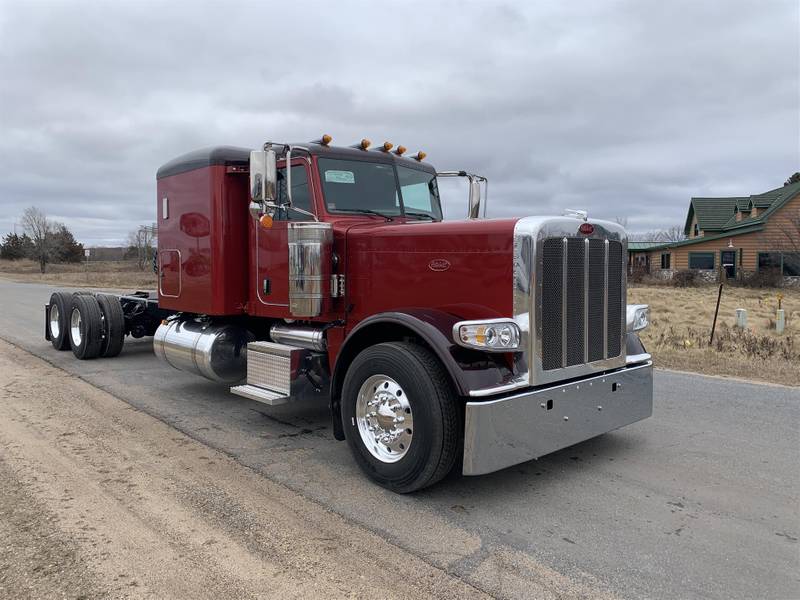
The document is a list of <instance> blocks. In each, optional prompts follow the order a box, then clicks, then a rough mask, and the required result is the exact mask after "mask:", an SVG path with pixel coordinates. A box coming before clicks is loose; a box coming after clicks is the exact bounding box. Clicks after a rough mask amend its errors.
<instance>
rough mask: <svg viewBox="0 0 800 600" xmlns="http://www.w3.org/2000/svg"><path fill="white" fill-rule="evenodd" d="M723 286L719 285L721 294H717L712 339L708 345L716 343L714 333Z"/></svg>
mask: <svg viewBox="0 0 800 600" xmlns="http://www.w3.org/2000/svg"><path fill="white" fill-rule="evenodd" d="M722 285H723V284H721V283H720V284H719V293H718V294H717V308H716V309H715V310H714V322H713V323H712V324H711V339H709V340H708V345H709V346H710V345H711V344H713V343H714V331H716V329H717V315H718V314H719V301H720V300H721V299H722Z"/></svg>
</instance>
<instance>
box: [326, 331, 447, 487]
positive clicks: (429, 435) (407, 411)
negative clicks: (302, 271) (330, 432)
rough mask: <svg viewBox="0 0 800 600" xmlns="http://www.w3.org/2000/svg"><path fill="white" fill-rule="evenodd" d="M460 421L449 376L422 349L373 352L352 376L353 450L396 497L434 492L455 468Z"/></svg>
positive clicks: (348, 399) (401, 345) (388, 347)
mask: <svg viewBox="0 0 800 600" xmlns="http://www.w3.org/2000/svg"><path fill="white" fill-rule="evenodd" d="M459 415H460V410H459V406H458V403H457V401H456V395H455V393H454V392H453V389H452V385H451V384H450V380H449V379H448V377H447V374H446V373H445V371H444V369H443V368H442V366H441V364H440V363H439V361H438V360H437V359H436V357H435V356H434V355H433V354H432V353H431V352H430V351H429V350H427V349H426V348H423V347H421V346H419V345H416V344H410V343H406V342H390V343H384V344H377V345H375V346H372V347H370V348H367V349H365V350H363V351H362V352H361V353H360V354H359V355H358V356H357V357H356V358H355V360H354V361H353V364H352V365H350V368H349V369H348V371H347V375H346V376H345V380H344V387H343V389H342V420H343V425H344V430H345V435H346V437H347V443H348V445H349V446H350V450H351V451H352V453H353V456H354V457H355V459H356V462H357V463H358V465H359V466H360V467H361V469H362V470H363V471H364V472H365V473H366V474H367V475H368V476H369V477H370V478H372V479H373V480H374V481H376V482H377V483H378V484H380V485H382V486H383V487H386V488H388V489H390V490H393V491H395V492H399V493H408V492H413V491H416V490H419V489H422V488H424V487H427V486H430V485H433V484H434V483H436V482H437V481H439V480H440V479H442V477H444V476H445V475H447V473H448V472H449V471H450V470H451V469H452V468H453V464H454V463H455V459H456V456H457V454H458V447H459V439H460V435H461V434H460V425H459V423H460V420H459Z"/></svg>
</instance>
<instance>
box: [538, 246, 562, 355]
mask: <svg viewBox="0 0 800 600" xmlns="http://www.w3.org/2000/svg"><path fill="white" fill-rule="evenodd" d="M563 253H564V247H563V243H562V241H561V240H560V239H559V238H550V239H547V240H545V241H544V243H543V244H542V260H543V263H542V267H543V268H542V368H544V369H545V370H547V369H557V368H559V367H560V366H561V353H562V350H561V333H562V332H561V304H562V302H561V299H562V295H561V294H562V288H563V285H562V284H563V273H564V263H563V261H564V254H563Z"/></svg>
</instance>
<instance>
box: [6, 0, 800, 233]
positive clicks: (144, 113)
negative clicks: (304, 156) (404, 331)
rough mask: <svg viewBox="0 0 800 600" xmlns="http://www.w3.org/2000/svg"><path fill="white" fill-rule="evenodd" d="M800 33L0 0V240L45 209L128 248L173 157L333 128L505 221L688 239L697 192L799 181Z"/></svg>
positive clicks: (307, 6) (480, 6) (652, 23)
mask: <svg viewBox="0 0 800 600" xmlns="http://www.w3.org/2000/svg"><path fill="white" fill-rule="evenodd" d="M799 18H800V15H799V14H798V5H797V3H796V2H794V1H791V0H790V1H785V2H784V1H771V2H768V3H763V2H745V1H738V0H737V1H727V2H722V1H720V2H708V3H698V2H657V1H654V0H645V1H637V0H628V1H622V2H604V3H595V2H586V3H574V2H570V3H529V2H516V3H514V2H508V3H503V4H494V3H493V4H488V3H461V2H445V3H439V4H436V5H434V4H433V3H414V2H403V3H391V4H390V3H380V2H370V3H367V2H363V3H347V2H337V3H335V4H329V3H313V2H312V3H302V4H301V3H295V4H289V3H277V4H269V5H267V3H257V2H244V3H236V4H230V3H210V4H207V5H205V6H203V5H201V4H199V3H191V4H189V3H187V4H182V3H175V2H172V3H163V4H156V3H151V2H144V3H99V2H98V3H82V2H70V3H48V4H44V3H42V4H40V3H37V2H32V3H24V4H23V3H18V2H3V1H2V0H0V81H2V86H0V161H2V165H3V167H2V169H0V233H2V232H5V231H8V230H10V229H11V227H12V226H13V223H14V221H15V219H17V218H18V217H19V215H20V214H21V213H22V211H23V210H24V208H25V207H26V206H29V205H31V204H35V205H37V206H39V207H41V208H42V209H44V210H45V211H46V212H47V213H48V214H50V215H51V216H53V217H54V218H56V219H58V220H62V221H64V222H66V223H67V224H68V225H69V226H70V227H72V228H73V230H74V231H75V233H76V234H77V236H78V237H79V238H80V239H82V240H84V241H86V242H88V243H90V244H105V243H115V242H119V241H121V240H123V239H124V237H125V235H126V233H127V232H128V231H129V230H131V229H133V228H135V227H136V225H138V224H139V223H146V222H149V221H152V220H153V218H154V216H155V171H156V169H157V168H158V166H159V165H160V164H162V163H163V162H166V161H167V160H169V159H170V158H172V157H174V156H175V155H177V154H181V153H183V152H186V151H188V150H191V149H194V148H197V147H202V146H207V145H214V144H234V145H243V146H251V147H255V146H257V145H259V144H260V143H261V142H262V141H264V140H265V139H268V138H270V139H286V140H304V139H313V138H315V137H318V136H319V134H320V133H323V132H328V133H331V134H332V135H333V136H334V139H335V141H336V142H338V143H342V144H349V143H352V142H354V141H355V140H357V139H360V138H361V137H364V136H366V137H369V138H370V139H373V140H379V141H382V140H384V139H388V140H391V141H393V142H395V143H403V144H404V145H406V146H408V147H409V148H412V149H416V148H419V147H421V148H424V149H425V150H426V151H427V152H428V154H429V156H430V160H431V161H432V162H433V163H434V164H436V165H437V166H438V167H440V168H443V169H445V168H447V169H449V168H467V169H470V170H475V171H478V172H481V173H484V174H486V175H487V176H488V177H489V178H490V181H491V189H490V215H491V216H508V215H521V214H537V213H554V212H555V213H560V212H561V210H562V209H563V208H565V207H572V208H586V209H588V210H589V211H590V213H591V214H592V215H594V216H597V217H606V218H615V217H627V218H628V224H629V227H630V228H631V229H635V230H647V229H652V228H658V227H663V226H666V225H671V224H676V223H682V221H683V217H684V215H685V210H686V206H687V203H688V199H689V197H690V196H692V195H715V194H717V195H725V194H749V193H757V192H760V191H764V190H766V189H768V188H771V187H775V186H778V185H780V184H781V183H782V182H783V180H784V179H785V178H786V177H787V176H788V175H789V174H790V173H791V172H793V171H795V170H797V169H798V168H800V148H799V147H798V145H799V144H800V141H799V140H800V121H799V119H800V101H799V100H798V86H799V85H800V75H798V73H799V72H800V65H798V55H799V51H800V48H799V47H798V36H797V31H798V19H799ZM445 187H447V189H446V192H447V197H446V202H447V207H448V214H449V215H450V216H458V215H459V214H460V213H461V212H463V211H464V208H465V207H464V204H465V201H464V197H463V195H462V193H461V192H462V190H458V189H456V188H455V187H453V186H443V189H444V188H445Z"/></svg>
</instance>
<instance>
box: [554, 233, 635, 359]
mask: <svg viewBox="0 0 800 600" xmlns="http://www.w3.org/2000/svg"><path fill="white" fill-rule="evenodd" d="M622 254H623V246H622V243H620V242H618V241H612V240H607V239H606V240H603V239H598V238H571V237H564V238H548V239H546V240H544V241H543V244H542V259H541V260H542V264H541V268H542V271H541V272H542V280H541V292H540V293H541V303H540V306H541V310H542V313H541V319H542V320H541V330H540V331H541V359H542V369H543V370H553V369H558V368H565V367H572V366H576V365H581V364H585V363H592V362H596V361H600V360H604V359H610V358H616V357H618V356H620V354H621V352H622V333H623V332H622V327H623V324H624V319H623V318H622V311H623V308H624V292H623V285H624V279H623V273H622V262H623V261H622Z"/></svg>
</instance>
